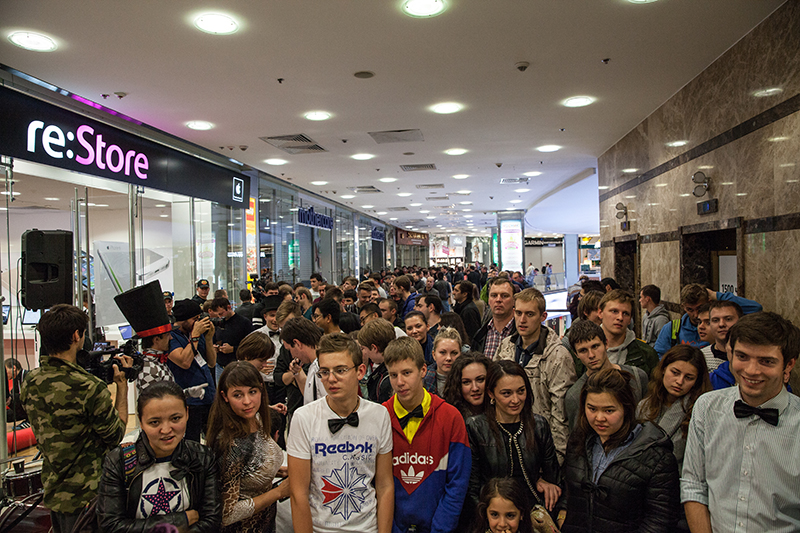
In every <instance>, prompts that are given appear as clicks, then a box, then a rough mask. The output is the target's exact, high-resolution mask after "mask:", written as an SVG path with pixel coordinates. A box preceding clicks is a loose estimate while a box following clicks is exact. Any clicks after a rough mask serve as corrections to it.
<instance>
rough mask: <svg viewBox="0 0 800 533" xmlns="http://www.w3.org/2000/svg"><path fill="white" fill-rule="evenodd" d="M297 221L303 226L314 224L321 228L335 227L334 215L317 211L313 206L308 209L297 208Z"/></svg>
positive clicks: (329, 228)
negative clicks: (330, 215)
mask: <svg viewBox="0 0 800 533" xmlns="http://www.w3.org/2000/svg"><path fill="white" fill-rule="evenodd" d="M297 223H298V224H301V225H303V226H312V227H315V228H320V229H326V230H332V229H333V217H329V216H327V215H321V214H319V213H315V212H314V207H313V206H312V207H309V208H308V209H302V208H300V209H298V210H297Z"/></svg>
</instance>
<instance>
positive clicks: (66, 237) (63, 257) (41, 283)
mask: <svg viewBox="0 0 800 533" xmlns="http://www.w3.org/2000/svg"><path fill="white" fill-rule="evenodd" d="M72 256H73V246H72V232H71V231H62V230H38V229H35V228H34V229H30V230H27V231H26V232H25V233H23V234H22V305H23V307H25V308H26V309H48V308H50V307H52V306H54V305H56V304H71V303H73V299H74V292H73V282H74V276H73V270H72Z"/></svg>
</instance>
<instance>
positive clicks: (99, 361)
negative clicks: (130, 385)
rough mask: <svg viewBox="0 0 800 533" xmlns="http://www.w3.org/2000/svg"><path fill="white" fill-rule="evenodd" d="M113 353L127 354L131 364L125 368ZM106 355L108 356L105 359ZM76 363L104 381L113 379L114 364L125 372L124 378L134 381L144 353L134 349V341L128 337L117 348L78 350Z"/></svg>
mask: <svg viewBox="0 0 800 533" xmlns="http://www.w3.org/2000/svg"><path fill="white" fill-rule="evenodd" d="M115 355H127V356H130V357H131V358H132V359H133V366H131V367H130V368H126V367H123V366H122V362H121V361H120V360H119V359H116V358H115V357H114V356H115ZM106 356H110V357H109V358H108V359H105V357H106ZM78 364H79V365H80V366H81V367H83V369H84V370H86V371H87V372H89V373H90V374H92V375H93V376H97V377H98V378H100V379H102V380H103V381H105V382H106V383H112V382H113V381H114V367H115V366H116V367H117V368H119V369H120V370H121V371H122V372H124V373H125V378H126V379H127V380H128V381H135V380H136V377H137V376H138V375H139V372H141V371H142V368H143V367H144V355H142V354H141V353H139V352H138V351H137V350H136V341H135V340H133V339H130V340H129V341H128V342H126V343H125V344H123V345H122V346H121V347H119V348H109V349H106V350H96V351H91V352H87V351H86V350H80V351H79V352H78Z"/></svg>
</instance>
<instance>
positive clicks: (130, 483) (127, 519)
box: [97, 381, 222, 533]
mask: <svg viewBox="0 0 800 533" xmlns="http://www.w3.org/2000/svg"><path fill="white" fill-rule="evenodd" d="M138 414H139V422H140V424H141V426H142V431H141V432H140V433H139V438H138V440H137V441H136V443H135V446H132V445H125V444H123V445H121V446H119V447H117V448H116V449H114V450H111V451H110V452H109V453H108V455H106V458H105V461H104V462H103V475H102V476H101V478H100V490H99V496H98V499H97V517H98V520H99V522H100V530H101V531H103V532H105V533H115V532H125V533H133V532H142V533H143V532H145V531H149V530H150V529H151V528H152V527H153V526H155V525H156V524H161V523H169V524H173V525H175V526H176V527H178V528H179V529H181V531H187V530H188V531H190V532H197V533H212V532H217V531H219V528H220V524H221V523H222V505H221V503H220V502H221V500H220V494H219V488H218V486H217V477H216V464H215V460H214V454H213V452H212V451H211V450H210V449H209V448H206V447H205V446H203V445H201V444H199V443H197V442H193V441H188V440H186V439H184V438H183V436H184V433H185V432H186V421H187V417H188V410H187V407H186V397H185V395H184V394H183V391H182V390H181V388H180V386H178V385H177V384H176V383H173V382H167V381H159V382H156V383H153V384H151V385H150V386H148V387H147V388H146V389H144V390H143V391H142V394H141V395H140V396H139V402H138Z"/></svg>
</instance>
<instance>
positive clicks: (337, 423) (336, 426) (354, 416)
mask: <svg viewBox="0 0 800 533" xmlns="http://www.w3.org/2000/svg"><path fill="white" fill-rule="evenodd" d="M345 424H350V425H351V426H353V427H354V428H357V427H358V413H350V414H349V415H347V418H329V419H328V427H329V428H330V430H331V433H333V434H334V435H335V434H336V433H338V432H339V430H340V429H342V428H343V427H344V426H345Z"/></svg>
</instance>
